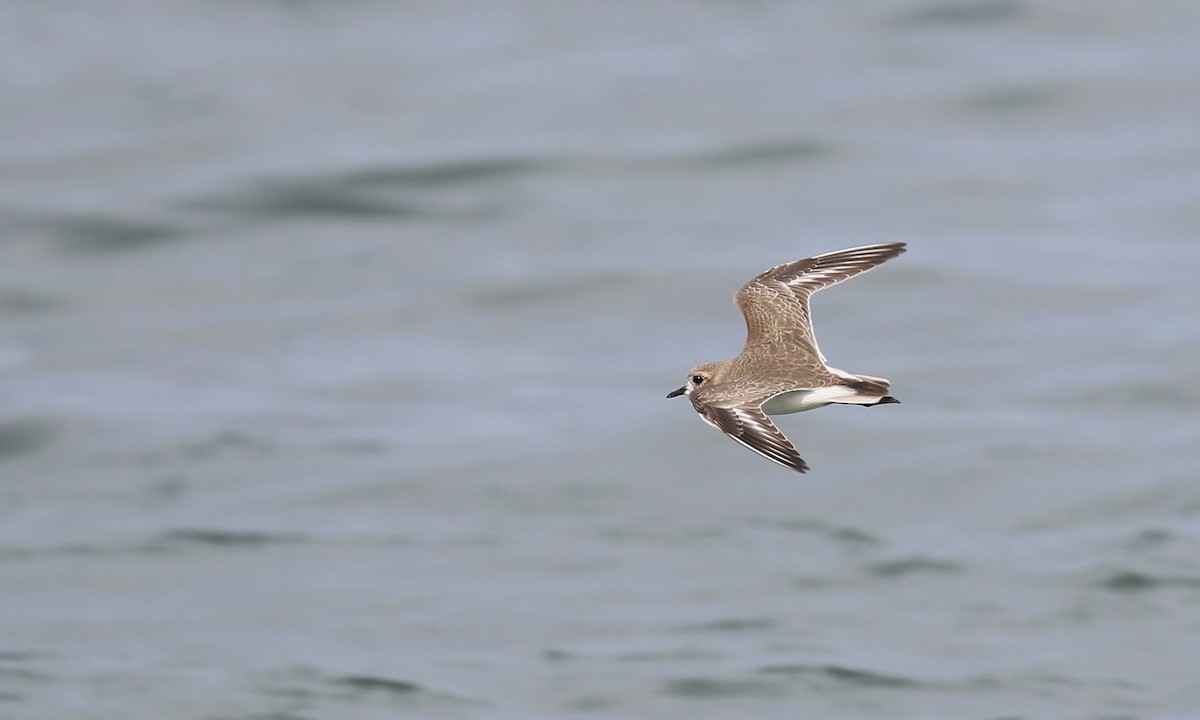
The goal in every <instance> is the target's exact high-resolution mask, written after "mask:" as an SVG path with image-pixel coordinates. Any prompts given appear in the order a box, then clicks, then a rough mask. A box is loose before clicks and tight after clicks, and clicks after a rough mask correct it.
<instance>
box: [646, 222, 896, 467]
mask: <svg viewBox="0 0 1200 720" xmlns="http://www.w3.org/2000/svg"><path fill="white" fill-rule="evenodd" d="M902 252H904V243H886V244H882V245H863V246H861V247H854V248H848V249H846V250H837V251H835V252H830V253H825V254H823V255H815V256H813V257H810V258H806V259H804V260H796V261H795V262H790V263H784V264H783V265H776V266H775V267H773V268H771V269H770V270H768V271H766V272H765V273H763V274H761V275H759V276H758V277H756V278H754V279H753V280H751V281H750V282H748V283H746V284H745V285H743V286H742V289H741V290H738V291H737V294H736V295H734V296H733V302H734V304H735V305H737V306H738V309H740V310H741V311H742V315H744V316H745V317H746V344H745V345H744V346H743V347H742V353H741V354H740V355H738V356H737V357H735V358H733V359H732V360H718V361H717V362H710V363H705V364H703V365H698V366H696V367H695V368H693V369H692V371H691V372H690V373H688V378H687V382H686V383H685V384H684V386H683V387H681V388H679V389H678V390H674V391H672V392H671V393H669V394H668V395H667V397H669V398H673V397H678V396H680V395H687V397H688V399H689V400H691V401H692V407H694V408H695V409H696V412H698V413H700V419H702V420H704V422H706V423H708V424H709V425H712V426H713V427H715V428H717V429H718V430H720V431H721V432H723V433H725V434H726V435H728V436H729V437H731V438H733V439H734V440H737V441H738V442H740V443H741V444H743V445H745V446H746V447H748V448H750V449H751V450H753V451H754V452H756V453H758V454H759V455H762V456H763V457H765V458H767V459H768V460H772V461H774V462H777V463H779V464H780V465H783V466H784V467H789V468H791V469H793V470H796V471H798V472H805V471H806V470H808V463H806V462H804V459H803V458H801V457H800V453H798V452H796V448H795V447H793V446H792V443H791V442H790V441H789V440H788V439H787V438H786V437H784V435H783V433H781V432H779V428H777V427H775V424H774V423H772V422H771V420H770V419H769V418H768V417H767V415H783V414H786V413H794V412H801V411H803V410H812V409H813V408H819V407H824V406H825V405H829V404H830V403H841V404H847V405H867V406H870V405H886V404H888V403H896V402H900V401H899V400H897V399H896V398H894V397H892V396H891V395H888V389H889V387H890V385H891V384H890V383H889V382H888V381H887V380H885V379H884V378H879V377H872V376H870V375H852V374H851V373H848V372H846V371H845V370H838V369H837V368H835V367H830V366H829V365H827V364H826V363H825V356H824V355H822V354H821V350H820V348H818V347H817V338H816V336H815V335H814V334H813V328H812V317H811V314H810V312H809V306H808V299H809V297H811V296H812V294H813V293H815V292H816V291H818V290H821V289H822V288H827V287H829V286H830V285H834V284H837V283H840V282H841V281H843V280H845V279H847V278H851V277H854V276H855V275H857V274H859V273H862V272H866V271H867V270H870V269H871V268H873V267H875V266H876V265H880V264H882V263H883V262H885V261H887V260H891V259H892V258H894V257H896V256H897V255H899V254H900V253H902Z"/></svg>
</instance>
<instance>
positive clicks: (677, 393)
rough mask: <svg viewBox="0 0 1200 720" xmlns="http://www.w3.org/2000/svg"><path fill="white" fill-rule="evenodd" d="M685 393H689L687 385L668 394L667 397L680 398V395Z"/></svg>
mask: <svg viewBox="0 0 1200 720" xmlns="http://www.w3.org/2000/svg"><path fill="white" fill-rule="evenodd" d="M685 392H687V385H684V386H683V387H681V388H679V389H678V390H672V391H671V392H669V393H667V397H669V398H673V397H679V396H680V395H682V394H684V393H685Z"/></svg>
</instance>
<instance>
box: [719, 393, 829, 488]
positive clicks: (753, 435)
mask: <svg viewBox="0 0 1200 720" xmlns="http://www.w3.org/2000/svg"><path fill="white" fill-rule="evenodd" d="M697 410H699V411H700V417H701V418H703V419H704V421H705V422H707V423H708V424H709V425H712V426H713V427H715V428H717V429H719V430H720V431H721V432H723V433H725V434H726V435H728V436H729V437H731V438H733V439H734V440H737V441H738V442H740V443H741V444H743V445H745V446H746V447H748V448H750V449H751V450H753V451H754V452H756V453H758V454H759V455H762V456H763V457H765V458H767V459H768V460H772V461H774V462H777V463H779V464H780V465H783V466H784V467H788V468H791V469H793V470H795V471H797V472H805V471H807V470H808V463H806V462H804V459H803V458H802V457H800V453H798V452H796V448H795V447H794V446H793V445H792V443H791V441H789V440H788V439H787V438H786V437H784V434H783V433H781V432H779V428H777V427H775V423H773V422H771V420H770V418H768V417H767V414H766V413H764V412H763V411H762V408H761V407H743V406H725V407H722V406H712V405H710V406H706V407H705V408H703V409H701V408H697Z"/></svg>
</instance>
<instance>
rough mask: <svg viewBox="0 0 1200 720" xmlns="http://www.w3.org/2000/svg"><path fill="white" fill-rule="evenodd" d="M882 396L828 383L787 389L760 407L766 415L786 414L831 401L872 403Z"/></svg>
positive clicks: (816, 406) (823, 404) (852, 403)
mask: <svg viewBox="0 0 1200 720" xmlns="http://www.w3.org/2000/svg"><path fill="white" fill-rule="evenodd" d="M882 397H883V396H882V395H862V394H860V393H858V392H856V391H855V390H854V389H853V388H849V387H846V386H845V385H830V386H828V387H822V388H814V389H812V390H788V391H787V392H782V393H779V394H778V395H776V396H775V397H773V398H771V399H770V400H768V401H766V402H765V403H763V406H762V409H763V412H765V413H766V414H768V415H787V414H788V413H797V412H804V411H805V410H814V409H816V408H819V407H825V406H826V405H829V404H832V403H843V404H850V405H872V404H874V403H877V402H879V400H880V398H882Z"/></svg>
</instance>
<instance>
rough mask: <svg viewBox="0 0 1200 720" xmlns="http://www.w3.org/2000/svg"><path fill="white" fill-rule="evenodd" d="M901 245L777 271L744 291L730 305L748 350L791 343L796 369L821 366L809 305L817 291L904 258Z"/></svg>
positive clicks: (850, 251) (838, 253) (866, 248)
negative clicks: (742, 322) (796, 351)
mask: <svg viewBox="0 0 1200 720" xmlns="http://www.w3.org/2000/svg"><path fill="white" fill-rule="evenodd" d="M904 247H905V245H904V243H884V244H879V245H862V246H860V247H853V248H847V249H846V250H835V251H834V252H828V253H824V254H821V255H814V256H813V257H810V258H805V259H803V260H795V261H793V262H790V263H784V264H782V265H776V266H775V267H773V268H771V269H770V270H767V271H766V272H764V273H762V274H761V275H758V276H757V277H755V278H754V279H753V280H751V281H750V282H748V283H746V284H745V285H743V286H742V288H741V289H740V290H738V291H737V294H736V295H734V296H733V302H734V304H735V305H737V306H738V309H739V310H741V311H742V315H743V316H744V317H745V318H746V346H745V348H744V349H743V352H745V351H746V350H752V349H753V348H754V347H755V346H759V345H772V344H777V343H789V344H792V345H794V346H798V347H799V348H800V349H801V350H802V351H804V352H803V354H802V356H801V357H798V358H796V360H797V363H799V364H806V363H819V364H820V365H821V366H824V364H825V356H824V355H822V354H821V350H820V348H819V347H817V338H816V336H815V334H814V333H813V329H812V315H811V312H810V311H809V304H808V299H809V297H811V296H812V294H813V293H815V292H816V291H818V290H821V289H823V288H827V287H829V286H830V285H835V284H837V283H840V282H841V281H843V280H845V279H847V278H851V277H854V276H855V275H858V274H859V273H862V272H866V271H867V270H870V269H871V268H873V267H875V266H876V265H880V264H881V263H883V262H886V261H887V260H890V259H892V258H894V257H896V256H897V255H899V254H900V253H902V252H904Z"/></svg>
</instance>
